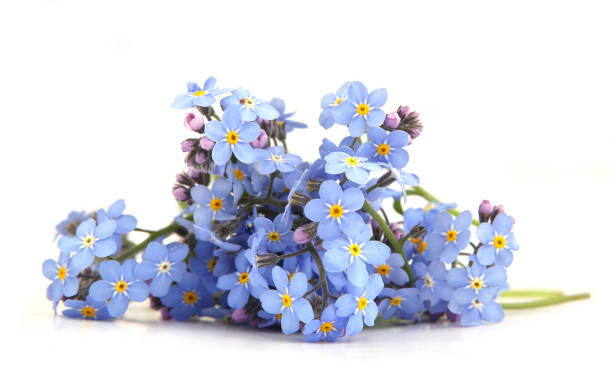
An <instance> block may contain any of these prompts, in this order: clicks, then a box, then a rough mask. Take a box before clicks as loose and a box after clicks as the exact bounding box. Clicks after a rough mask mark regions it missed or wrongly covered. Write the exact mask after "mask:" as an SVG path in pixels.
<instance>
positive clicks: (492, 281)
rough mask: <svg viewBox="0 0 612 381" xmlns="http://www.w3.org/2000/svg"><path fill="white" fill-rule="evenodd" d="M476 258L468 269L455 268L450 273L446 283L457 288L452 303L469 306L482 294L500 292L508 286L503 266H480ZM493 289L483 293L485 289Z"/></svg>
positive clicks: (471, 261)
mask: <svg viewBox="0 0 612 381" xmlns="http://www.w3.org/2000/svg"><path fill="white" fill-rule="evenodd" d="M475 259H476V258H472V259H471V260H470V261H469V262H470V263H471V265H470V266H469V267H468V268H467V269H463V268H459V267H456V268H453V269H450V270H449V271H448V274H447V275H446V281H447V282H448V284H449V285H451V286H452V287H454V288H456V290H455V291H454V292H453V294H452V296H451V302H454V303H456V304H458V305H463V304H469V303H471V302H472V300H474V298H476V297H477V296H478V295H479V294H480V293H481V292H494V293H497V292H499V291H500V290H501V289H502V288H503V287H504V286H505V285H506V269H504V267H503V266H492V267H488V268H487V267H486V266H483V265H481V264H479V263H478V262H477V261H476V260H475ZM489 288H490V289H492V290H488V291H483V290H485V289H489Z"/></svg>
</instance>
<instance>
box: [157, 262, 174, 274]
mask: <svg viewBox="0 0 612 381" xmlns="http://www.w3.org/2000/svg"><path fill="white" fill-rule="evenodd" d="M171 267H172V264H171V263H170V262H168V261H161V262H160V263H159V265H157V268H158V269H159V272H162V273H167V272H168V271H170V268H171Z"/></svg>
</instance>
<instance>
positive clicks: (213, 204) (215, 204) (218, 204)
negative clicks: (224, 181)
mask: <svg viewBox="0 0 612 381" xmlns="http://www.w3.org/2000/svg"><path fill="white" fill-rule="evenodd" d="M210 208H211V209H212V210H214V211H217V210H219V209H221V208H223V201H222V200H221V199H220V198H213V199H212V200H210Z"/></svg>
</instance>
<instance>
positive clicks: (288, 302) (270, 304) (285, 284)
mask: <svg viewBox="0 0 612 381" xmlns="http://www.w3.org/2000/svg"><path fill="white" fill-rule="evenodd" d="M272 279H273V281H274V286H275V287H276V290H268V291H266V292H264V293H263V294H262V295H261V297H260V300H261V306H262V308H263V309H264V311H266V312H267V313H269V314H274V315H276V314H279V313H280V314H281V315H282V317H281V328H282V330H283V333H284V334H286V335H288V334H291V333H294V332H296V331H297V330H298V329H299V328H300V324H299V321H302V322H304V323H308V322H310V321H311V320H312V319H313V318H314V314H313V312H312V306H311V305H310V303H309V302H308V300H306V299H304V298H302V296H304V294H305V293H306V290H307V287H308V281H307V280H306V275H304V273H296V274H294V275H293V277H292V278H291V282H289V277H287V273H286V272H285V270H283V269H282V268H280V267H278V266H274V268H273V269H272Z"/></svg>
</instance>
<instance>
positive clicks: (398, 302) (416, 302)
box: [378, 288, 424, 319]
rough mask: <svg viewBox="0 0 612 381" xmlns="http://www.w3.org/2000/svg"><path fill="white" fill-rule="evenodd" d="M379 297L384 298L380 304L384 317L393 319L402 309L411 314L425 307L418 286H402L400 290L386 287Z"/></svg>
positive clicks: (408, 314)
mask: <svg viewBox="0 0 612 381" xmlns="http://www.w3.org/2000/svg"><path fill="white" fill-rule="evenodd" d="M378 297H379V298H384V299H383V300H382V301H381V302H380V304H379V305H378V310H379V311H381V314H382V318H383V319H391V318H392V317H394V316H396V315H397V314H398V312H400V311H401V312H402V313H404V314H406V315H407V316H410V315H413V314H415V313H417V312H419V311H421V310H422V309H423V308H424V305H423V301H422V300H421V298H419V291H418V290H417V289H416V288H400V289H399V290H394V289H392V288H385V289H383V290H382V291H381V293H380V295H378Z"/></svg>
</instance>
